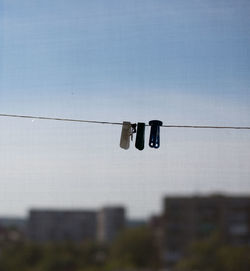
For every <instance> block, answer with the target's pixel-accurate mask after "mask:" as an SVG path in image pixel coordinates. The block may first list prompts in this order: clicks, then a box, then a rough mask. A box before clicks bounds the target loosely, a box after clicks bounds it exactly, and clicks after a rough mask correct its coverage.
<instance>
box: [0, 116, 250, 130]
mask: <svg viewBox="0 0 250 271" xmlns="http://www.w3.org/2000/svg"><path fill="white" fill-rule="evenodd" d="M0 117H9V118H26V119H40V120H54V121H68V122H82V123H93V124H109V125H122V124H123V123H122V122H112V121H99V120H84V119H71V118H58V117H44V116H31V115H13V114H0ZM146 126H149V125H148V124H146ZM161 127H164V128H195V129H196V128H198V129H238V130H250V126H216V125H176V124H164V125H162V126H161Z"/></svg>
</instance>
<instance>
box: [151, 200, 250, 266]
mask: <svg viewBox="0 0 250 271" xmlns="http://www.w3.org/2000/svg"><path fill="white" fill-rule="evenodd" d="M151 225H152V227H153V229H154V232H155V236H156V239H157V244H158V246H159V247H160V251H161V257H162V261H163V263H164V265H165V266H166V267H171V266H172V265H174V264H175V263H176V262H178V261H179V260H180V259H181V258H182V256H183V255H184V254H185V249H186V248H187V246H189V245H190V244H191V243H192V242H193V241H196V240H200V239H202V238H204V237H208V236H209V235H210V234H211V233H212V232H215V231H217V232H219V233H220V236H221V237H222V238H223V240H224V241H225V243H228V244H231V245H245V244H249V245H250V196H247V197H244V196H237V197H236V196H235V197H233V196H220V195H217V196H216V195H214V196H193V197H180V196H176V197H166V198H165V200H164V210H163V214H162V215H161V216H160V217H158V218H156V217H155V218H154V219H152V221H151Z"/></svg>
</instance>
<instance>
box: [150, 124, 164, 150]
mask: <svg viewBox="0 0 250 271" xmlns="http://www.w3.org/2000/svg"><path fill="white" fill-rule="evenodd" d="M149 125H150V126H151V130H150V138H149V146H150V147H151V148H155V149H158V148H159V147H160V126H162V121H160V120H151V121H150V122H149Z"/></svg>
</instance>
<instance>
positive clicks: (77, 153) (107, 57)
mask: <svg viewBox="0 0 250 271" xmlns="http://www.w3.org/2000/svg"><path fill="white" fill-rule="evenodd" d="M249 14H250V2H249V1H248V0H240V1H235V0H221V1H218V0H216V1H213V0H207V1H206V0H190V1H186V0H175V1H167V0H150V1H149V0H119V1H117V0H106V1H98V0H88V1H87V0H85V1H84V0H71V1H68V0H67V1H66V0H53V1H49V0H39V1H33V0H11V1H10V0H0V113H6V114H27V115H28V114H30V115H41V116H42V115H43V116H57V117H68V118H82V119H90V120H94V119H97V120H103V121H119V122H122V121H124V120H126V121H132V122H137V121H144V122H148V121H149V120H151V119H160V120H162V121H163V122H164V123H165V124H197V125H199V124H200V125H210V124H214V125H242V126H244V125H246V126H247V125H248V126H250V89H249V87H250V74H249V73H250V49H249V48H250V16H249ZM0 131H1V132H0V215H7V214H8V215H24V214H26V213H27V211H28V210H29V208H31V207H60V208H75V207H76V208H98V207H101V206H103V205H110V204H124V205H126V206H127V207H128V214H129V216H131V217H146V216H148V215H150V214H152V213H155V212H156V213H157V212H159V211H160V210H161V204H162V198H163V197H164V196H165V195H168V194H183V193H189V194H190V193H208V192H209V193H210V192H227V193H249V192H250V167H249V162H250V132H249V131H243V130H242V131H237V130H235V131H231V130H188V129H166V128H165V129H162V130H161V147H160V149H159V150H155V149H150V148H149V147H148V137H149V129H147V130H146V147H145V150H144V151H142V152H140V151H138V150H137V149H135V148H134V146H133V144H132V145H131V148H130V149H129V150H128V151H124V150H123V149H120V148H119V140H120V133H121V127H120V126H104V125H95V124H81V123H61V122H53V121H41V120H40V121H38V120H35V121H32V120H25V119H7V118H0Z"/></svg>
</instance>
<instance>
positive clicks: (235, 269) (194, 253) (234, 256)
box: [175, 234, 250, 271]
mask: <svg viewBox="0 0 250 271" xmlns="http://www.w3.org/2000/svg"><path fill="white" fill-rule="evenodd" d="M175 270H178V271H179V270H180V271H192V270H197V271H198V270H202V271H249V270H250V247H249V246H241V247H239V246H235V247H234V246H229V245H225V244H224V243H223V242H222V241H221V240H220V238H219V235H218V234H213V235H211V236H210V237H209V238H207V239H205V240H202V241H197V242H195V243H193V244H192V246H191V247H190V249H189V250H188V253H187V256H186V257H185V258H184V259H183V260H181V261H180V262H179V263H178V264H177V266H176V268H175Z"/></svg>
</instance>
